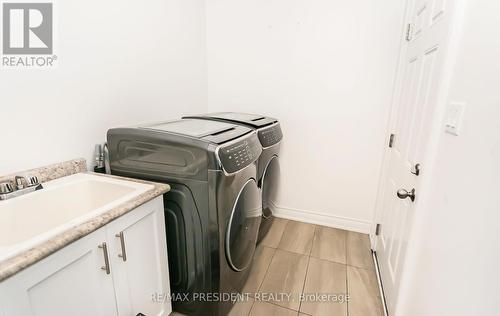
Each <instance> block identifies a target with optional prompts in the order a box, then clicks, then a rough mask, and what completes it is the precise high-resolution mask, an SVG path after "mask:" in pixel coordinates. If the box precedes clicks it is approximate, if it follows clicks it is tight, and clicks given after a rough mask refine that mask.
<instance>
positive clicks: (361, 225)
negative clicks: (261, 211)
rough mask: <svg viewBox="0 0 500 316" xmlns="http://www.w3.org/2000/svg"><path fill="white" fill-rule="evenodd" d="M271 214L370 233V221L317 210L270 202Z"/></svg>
mask: <svg viewBox="0 0 500 316" xmlns="http://www.w3.org/2000/svg"><path fill="white" fill-rule="evenodd" d="M272 207H273V215H274V216H276V217H280V218H286V219H290V220H294V221H299V222H304V223H309V224H315V225H322V226H328V227H333V228H339V229H344V230H349V231H354V232H358V233H363V234H369V233H370V227H371V223H369V222H365V221H360V220H356V219H352V218H347V217H340V216H335V215H330V214H325V213H321V212H317V211H309V210H299V209H293V208H289V207H282V206H278V205H276V204H274V203H272Z"/></svg>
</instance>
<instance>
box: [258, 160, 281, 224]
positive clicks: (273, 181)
mask: <svg viewBox="0 0 500 316" xmlns="http://www.w3.org/2000/svg"><path fill="white" fill-rule="evenodd" d="M279 181H280V163H279V160H278V156H273V158H271V160H270V161H269V163H268V164H267V167H266V169H265V170H264V174H263V176H262V216H264V218H268V217H269V216H271V215H273V212H272V210H271V209H272V208H271V207H272V206H271V203H272V202H275V201H276V196H277V195H278V187H279Z"/></svg>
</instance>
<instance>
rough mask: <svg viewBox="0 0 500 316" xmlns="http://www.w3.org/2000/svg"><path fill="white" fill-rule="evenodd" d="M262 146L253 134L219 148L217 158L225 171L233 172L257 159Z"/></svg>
mask: <svg viewBox="0 0 500 316" xmlns="http://www.w3.org/2000/svg"><path fill="white" fill-rule="evenodd" d="M261 153H262V147H261V145H260V142H259V140H258V138H257V136H256V135H255V134H251V136H249V137H245V138H244V139H242V140H240V141H236V142H234V143H231V144H228V145H223V146H221V147H220V148H219V151H218V154H219V160H220V162H221V164H222V167H223V168H224V170H225V171H226V172H227V173H234V172H236V171H238V170H241V169H243V168H245V167H246V166H248V165H250V164H252V163H253V162H254V161H255V160H257V159H258V158H259V156H260V154H261Z"/></svg>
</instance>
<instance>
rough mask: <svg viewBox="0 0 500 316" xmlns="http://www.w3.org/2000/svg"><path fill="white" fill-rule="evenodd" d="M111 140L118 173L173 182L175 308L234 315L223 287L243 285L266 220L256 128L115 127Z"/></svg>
mask: <svg viewBox="0 0 500 316" xmlns="http://www.w3.org/2000/svg"><path fill="white" fill-rule="evenodd" d="M107 141H108V147H109V159H110V167H111V171H112V173H113V174H116V175H121V176H127V177H134V178H139V179H146V180H153V181H159V182H165V183H168V184H169V185H170V186H171V190H170V192H168V193H166V194H165V195H164V205H165V218H166V230H167V248H168V261H169V270H170V284H171V291H172V294H173V295H174V298H175V297H177V298H179V299H175V300H174V301H173V302H172V305H173V309H174V311H176V312H179V313H182V314H186V315H227V314H228V313H229V311H230V309H231V307H232V303H231V302H229V301H226V299H227V296H226V298H222V296H223V294H220V293H237V292H239V291H241V290H242V288H243V286H244V284H245V281H246V279H247V277H248V272H249V269H250V266H251V263H252V259H253V255H254V252H255V248H256V242H257V238H258V231H259V225H260V223H261V218H262V200H261V195H260V190H259V188H258V184H257V182H258V180H257V158H258V157H259V156H260V154H261V152H262V149H261V145H260V142H259V138H258V136H257V133H256V131H255V130H253V129H251V128H248V127H244V126H241V125H235V124H229V123H225V122H216V121H207V120H198V119H187V120H176V121H169V122H159V123H154V124H145V125H141V126H135V127H126V128H113V129H110V130H109V131H108V134H107ZM144 246H145V247H147V245H144ZM203 295H205V296H204V297H202V296H203ZM214 295H219V298H221V299H218V298H217V297H216V296H214ZM209 296H210V297H209ZM185 298H187V300H186V299H185ZM221 300H222V302H221Z"/></svg>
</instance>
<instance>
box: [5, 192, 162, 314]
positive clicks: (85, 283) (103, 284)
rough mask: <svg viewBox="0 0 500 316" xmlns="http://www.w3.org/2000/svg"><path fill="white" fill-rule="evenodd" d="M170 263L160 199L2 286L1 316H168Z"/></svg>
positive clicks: (51, 256)
mask: <svg viewBox="0 0 500 316" xmlns="http://www.w3.org/2000/svg"><path fill="white" fill-rule="evenodd" d="M120 233H121V234H120ZM117 236H118V237H117ZM122 241H123V242H122ZM103 244H105V245H106V246H105V247H103ZM124 251H125V255H126V256H123V254H124ZM106 252H107V257H106ZM106 259H107V260H108V268H109V274H107V271H106ZM167 262H168V261H167V250H166V238H165V221H164V215H163V200H162V198H161V197H158V198H156V199H154V200H152V201H150V202H148V203H146V204H144V205H142V206H140V207H138V208H136V209H135V210H133V211H131V212H129V213H128V214H125V215H123V216H122V217H120V218H117V219H116V220H114V221H112V222H110V223H108V224H107V225H106V226H104V227H102V228H100V229H99V230H97V231H95V232H93V233H91V234H89V235H87V236H85V237H84V238H82V239H80V240H78V241H76V242H73V243H71V244H70V245H68V246H66V247H64V248H63V249H61V250H59V251H57V252H56V253H54V254H52V255H50V256H49V257H47V258H45V259H43V260H41V261H39V262H37V263H36V264H34V265H33V266H31V267H29V268H27V269H25V270H23V271H21V272H19V273H17V274H16V275H14V276H12V277H11V278H9V279H7V280H5V281H4V282H2V283H0V315H2V313H3V315H16V316H35V315H36V316H59V315H61V316H66V315H72V316H80V315H81V316H89V315H92V316H113V315H119V316H130V315H132V316H135V315H137V314H138V313H143V314H144V315H147V316H152V315H165V316H166V315H168V314H169V313H170V312H171V307H170V303H169V302H155V301H153V295H156V294H162V295H163V294H166V293H168V292H169V289H170V286H169V279H168V265H167Z"/></svg>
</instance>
